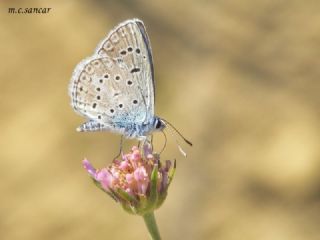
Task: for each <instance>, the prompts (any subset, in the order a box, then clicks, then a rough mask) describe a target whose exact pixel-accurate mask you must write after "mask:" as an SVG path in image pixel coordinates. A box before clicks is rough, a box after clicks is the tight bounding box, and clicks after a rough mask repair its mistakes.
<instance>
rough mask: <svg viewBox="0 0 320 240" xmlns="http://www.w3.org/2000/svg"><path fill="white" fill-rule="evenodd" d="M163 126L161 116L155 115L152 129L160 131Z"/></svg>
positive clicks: (164, 125)
mask: <svg viewBox="0 0 320 240" xmlns="http://www.w3.org/2000/svg"><path fill="white" fill-rule="evenodd" d="M165 127H166V124H165V122H164V121H163V120H162V119H161V118H159V117H155V119H154V123H153V128H154V130H155V131H162V130H163V129H164V128H165Z"/></svg>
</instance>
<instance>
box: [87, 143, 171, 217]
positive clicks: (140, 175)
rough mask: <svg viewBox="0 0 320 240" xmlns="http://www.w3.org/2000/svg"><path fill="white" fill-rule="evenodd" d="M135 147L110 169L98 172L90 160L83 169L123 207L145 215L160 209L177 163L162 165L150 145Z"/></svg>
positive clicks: (114, 162)
mask: <svg viewBox="0 0 320 240" xmlns="http://www.w3.org/2000/svg"><path fill="white" fill-rule="evenodd" d="M143 149H144V151H143V153H142V152H141V151H140V150H139V148H138V147H136V146H134V147H132V150H131V152H130V153H128V154H124V155H123V156H122V160H114V161H113V163H112V164H111V165H110V166H107V167H105V168H102V169H100V170H99V169H98V170H96V169H95V168H94V167H93V166H92V165H91V164H90V162H89V161H88V160H86V159H85V160H83V166H84V168H85V169H86V170H87V172H88V173H89V175H90V177H91V178H92V179H93V180H94V181H95V183H96V184H97V186H98V187H100V188H101V189H102V190H103V191H105V192H106V193H108V194H109V195H110V196H111V197H112V198H114V199H115V200H116V201H118V202H120V203H121V205H122V206H123V208H124V209H125V210H127V211H129V212H131V213H134V214H141V215H142V214H145V213H146V212H149V211H153V210H154V209H156V208H158V207H160V205H161V204H162V203H163V201H164V199H165V197H166V195H167V190H168V187H169V184H170V182H171V180H172V178H173V175H174V170H175V164H174V167H172V163H171V161H169V160H167V161H166V162H165V165H164V166H161V162H160V159H159V155H158V154H155V153H152V149H151V147H150V146H149V145H145V146H144V147H143Z"/></svg>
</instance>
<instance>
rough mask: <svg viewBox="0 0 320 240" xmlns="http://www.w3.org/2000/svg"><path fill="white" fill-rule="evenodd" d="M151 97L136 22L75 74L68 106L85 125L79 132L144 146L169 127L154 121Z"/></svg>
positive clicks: (146, 48)
mask: <svg viewBox="0 0 320 240" xmlns="http://www.w3.org/2000/svg"><path fill="white" fill-rule="evenodd" d="M154 93H155V85H154V70H153V62H152V53H151V46H150V40H149V37H148V35H147V32H146V28H145V26H144V24H143V22H142V21H141V20H138V19H132V20H127V21H125V22H122V23H121V24H119V25H118V26H117V27H115V28H114V29H113V30H112V31H111V32H110V33H109V34H108V36H107V37H106V38H105V39H103V40H102V42H101V43H100V44H99V45H98V47H97V48H96V50H95V52H94V54H93V55H92V56H91V57H88V58H86V59H84V60H83V61H81V62H80V63H79V64H78V65H77V66H76V68H75V70H74V72H73V75H72V79H71V84H70V86H69V94H70V96H71V99H72V100H71V105H72V107H73V108H74V110H75V111H76V112H77V113H79V114H81V115H82V116H84V117H86V118H87V119H88V121H87V122H85V123H84V124H82V125H81V126H80V127H78V128H77V130H78V131H80V132H88V131H111V132H116V133H119V134H121V135H123V136H125V137H126V138H136V139H138V140H145V139H146V138H147V137H148V136H150V135H151V134H152V133H153V132H155V131H163V130H164V128H165V127H166V126H167V125H170V126H172V125H171V124H170V123H168V121H166V120H164V119H162V118H160V117H157V116H155V115H154V98H155V97H154ZM172 127H173V126H172ZM173 129H174V130H176V129H175V128H174V127H173ZM178 133H179V132H178ZM179 135H181V134H180V133H179ZM181 136H182V135H181ZM183 139H185V138H183ZM185 141H186V142H187V143H188V144H190V145H191V143H190V142H189V141H188V140H186V139H185Z"/></svg>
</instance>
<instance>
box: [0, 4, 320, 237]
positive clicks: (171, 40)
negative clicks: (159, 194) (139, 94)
mask: <svg viewBox="0 0 320 240" xmlns="http://www.w3.org/2000/svg"><path fill="white" fill-rule="evenodd" d="M9 7H51V8H52V10H51V11H50V13H49V14H29V15H24V14H20V15H18V14H16V15H14V14H9V13H8V8H9ZM0 9H1V11H0V43H1V45H0V53H1V59H2V61H1V67H0V81H1V88H0V92H1V94H0V108H1V117H0V125H1V133H0V136H1V137H0V159H1V160H0V176H1V181H0V192H1V198H0V199H1V200H0V203H1V204H0V233H1V235H0V236H1V237H0V238H1V239H5V240H6V239H9V240H16V239H24V240H26V239H27V240H29V239H30V240H38V239H61V240H64V239H68V240H69V239H92V238H93V239H97V240H98V239H148V236H147V230H146V228H145V226H144V223H143V221H142V218H140V217H136V216H131V215H128V214H126V213H125V212H124V211H123V210H122V209H121V208H120V206H118V205H116V204H115V203H114V202H113V201H112V200H111V199H110V198H108V197H107V196H106V195H104V194H103V193H102V192H100V191H99V190H98V189H97V188H95V186H94V185H93V184H92V182H91V181H90V179H89V178H88V176H87V174H86V172H85V171H84V170H83V169H82V166H81V160H82V159H83V158H84V157H87V158H88V159H90V160H91V161H92V162H93V163H94V164H95V165H96V166H97V167H102V166H103V165H105V164H107V163H109V162H110V161H111V160H112V158H113V157H114V156H115V155H116V153H117V151H118V145H119V136H117V135H113V134H110V133H77V132H76V131H75V128H76V127H77V126H78V125H79V124H81V123H82V122H83V121H84V119H83V118H82V117H80V116H78V115H77V114H75V113H74V112H73V110H72V108H71V107H70V104H69V102H70V99H69V96H68V94H67V87H68V84H69V79H70V77H71V73H72V71H73V68H74V67H75V65H76V64H77V63H78V62H79V61H80V60H81V59H83V58H84V57H86V56H89V55H91V54H92V52H93V50H94V49H95V47H96V45H97V44H98V42H99V41H100V40H101V39H102V38H103V37H105V36H106V34H107V33H108V31H109V30H111V29H112V28H113V27H114V26H115V25H117V24H118V23H119V22H121V21H123V20H126V19H129V18H133V17H137V18H140V19H142V20H143V21H144V22H145V24H146V27H147V30H148V33H149V36H150V39H151V43H152V48H153V54H154V65H155V74H156V87H157V90H156V95H157V99H156V112H157V114H158V115H160V116H162V117H164V118H166V119H168V120H169V121H171V122H172V123H173V124H174V125H175V126H176V127H177V128H178V129H179V130H181V132H183V134H184V135H186V136H187V137H188V138H190V139H191V140H192V141H193V142H194V147H193V148H189V147H188V146H184V149H185V150H186V151H187V152H188V154H189V156H188V158H187V159H184V158H183V157H182V156H181V155H180V154H179V152H178V150H177V147H176V144H175V142H174V139H173V138H171V137H169V142H168V147H167V149H166V151H165V152H164V153H163V155H162V157H163V159H166V158H170V159H174V158H176V159H177V161H178V168H177V174H176V176H175V179H174V181H173V184H172V185H171V188H170V191H169V195H168V198H167V200H166V202H165V204H164V205H163V207H161V208H160V209H159V210H158V211H157V212H156V216H157V220H158V224H159V227H160V230H161V233H162V236H163V239H187V240H189V239H190V240H193V239H214V240H242V239H244V240H251V239H259V240H285V239H290V240H305V239H308V240H314V239H320V228H319V226H320V174H319V171H320V159H319V158H320V146H319V142H320V134H319V131H320V124H319V121H320V111H319V104H320V96H319V91H320V81H319V79H320V68H319V58H320V47H319V46H320V15H319V10H320V4H319V1H317V0H313V1H312V0H309V1H298V0H296V1H295V0H293V1H292V0H283V1H278V0H269V1H267V0H261V1H254V0H243V1H235V0H234V1H232V0H224V1H221V0H216V1H208V0H202V1H191V0H187V1H169V0H162V1H160V0H159V1H147V0H145V1H143V0H139V1H118V0H113V1H98V0H95V1H89V0H82V1H76V0H69V1H62V0H57V1H53V0H52V1H40V0H39V1H9V0H2V1H1V2H0ZM157 136H158V135H157ZM155 141H156V144H157V146H158V148H160V146H161V145H162V143H163V138H162V136H161V135H160V134H159V136H158V137H156V139H155ZM133 143H135V142H127V145H126V149H128V148H129V146H130V145H132V144H133Z"/></svg>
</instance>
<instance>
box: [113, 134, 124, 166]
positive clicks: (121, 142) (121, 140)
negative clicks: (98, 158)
mask: <svg viewBox="0 0 320 240" xmlns="http://www.w3.org/2000/svg"><path fill="white" fill-rule="evenodd" d="M122 145H123V136H122V135H121V139H120V148H119V153H118V154H117V156H115V157H114V158H113V161H114V160H116V159H117V158H118V157H120V155H121V154H122Z"/></svg>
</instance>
